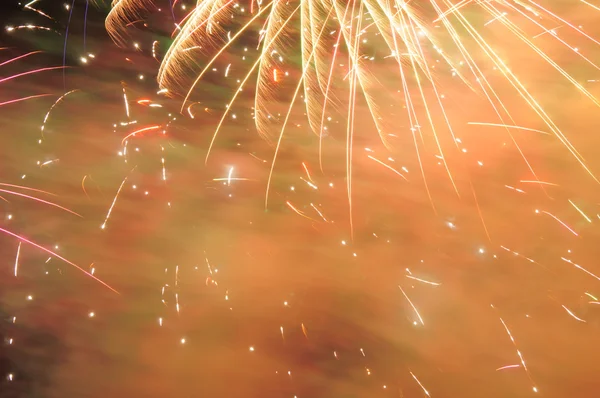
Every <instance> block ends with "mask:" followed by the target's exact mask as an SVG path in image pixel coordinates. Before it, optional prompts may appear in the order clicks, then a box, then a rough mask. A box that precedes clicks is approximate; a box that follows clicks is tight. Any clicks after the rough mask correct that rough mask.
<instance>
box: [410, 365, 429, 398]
mask: <svg viewBox="0 0 600 398" xmlns="http://www.w3.org/2000/svg"><path fill="white" fill-rule="evenodd" d="M409 373H410V375H411V376H412V377H413V379H415V381H416V382H417V384H419V387H421V389H422V390H423V392H424V393H425V395H427V396H428V397H431V395H429V391H427V389H426V388H425V387H424V386H423V384H421V382H420V381H419V379H417V376H415V374H414V373H413V372H410V371H409Z"/></svg>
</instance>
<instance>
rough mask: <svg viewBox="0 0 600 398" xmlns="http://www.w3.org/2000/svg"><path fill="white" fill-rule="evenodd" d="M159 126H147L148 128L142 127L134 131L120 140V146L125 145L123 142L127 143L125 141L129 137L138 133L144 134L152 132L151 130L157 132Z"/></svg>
mask: <svg viewBox="0 0 600 398" xmlns="http://www.w3.org/2000/svg"><path fill="white" fill-rule="evenodd" d="M160 127H161V126H160V125H155V126H149V127H144V128H141V129H139V130H135V131H134V132H133V133H129V134H128V135H127V136H125V138H123V140H121V145H124V144H125V141H127V139H128V138H129V137H133V136H135V135H136V134H138V133H145V132H146V131H152V130H157V129H159V128H160Z"/></svg>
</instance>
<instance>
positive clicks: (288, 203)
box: [285, 200, 317, 221]
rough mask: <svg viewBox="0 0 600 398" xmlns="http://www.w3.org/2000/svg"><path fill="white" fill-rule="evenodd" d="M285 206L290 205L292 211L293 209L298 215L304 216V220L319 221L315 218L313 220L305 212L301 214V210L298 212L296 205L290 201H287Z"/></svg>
mask: <svg viewBox="0 0 600 398" xmlns="http://www.w3.org/2000/svg"><path fill="white" fill-rule="evenodd" d="M285 204H286V205H288V207H289V208H290V209H292V210H293V211H294V212H295V213H296V214H298V215H300V216H302V217H304V218H307V219H309V220H311V221H317V220H315V219H314V218H311V217H309V216H307V215H306V214H304V213H303V212H301V211H300V210H298V209H297V208H295V207H294V205H293V204H292V203H291V202H290V201H289V200H288V201H286V202H285Z"/></svg>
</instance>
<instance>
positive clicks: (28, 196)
mask: <svg viewBox="0 0 600 398" xmlns="http://www.w3.org/2000/svg"><path fill="white" fill-rule="evenodd" d="M0 192H4V193H8V194H10V195H15V196H20V197H22V198H26V199H31V200H34V201H36V202H40V203H44V204H46V205H49V206H54V207H56V208H59V209H61V210H64V211H66V212H69V213H71V214H74V215H76V216H78V217H82V216H81V214H79V213H75V212H74V211H73V210H69V209H67V208H66V207H62V206H60V205H58V204H56V203H54V202H49V201H47V200H44V199H40V198H38V197H35V196H31V195H25V194H23V193H19V192H14V191H8V190H6V189H0Z"/></svg>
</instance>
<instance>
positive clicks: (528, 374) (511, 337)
mask: <svg viewBox="0 0 600 398" xmlns="http://www.w3.org/2000/svg"><path fill="white" fill-rule="evenodd" d="M492 307H493V306H492ZM500 322H502V326H504V330H506V334H508V337H509V338H510V341H511V342H512V344H513V346H514V347H515V350H516V351H517V355H518V357H519V360H520V361H521V365H522V366H523V369H524V370H525V373H526V374H527V377H528V378H529V380H530V381H531V382H532V383H533V379H532V378H531V374H530V373H529V369H527V365H525V359H524V358H523V354H521V351H520V350H519V348H518V347H517V342H516V341H515V338H514V337H513V335H512V333H511V332H510V329H509V328H508V326H507V325H506V322H504V319H502V318H500ZM533 391H535V392H537V387H536V386H535V385H534V386H533Z"/></svg>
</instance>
